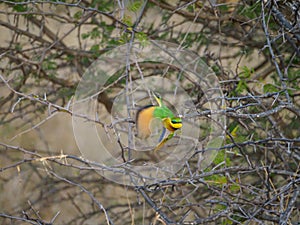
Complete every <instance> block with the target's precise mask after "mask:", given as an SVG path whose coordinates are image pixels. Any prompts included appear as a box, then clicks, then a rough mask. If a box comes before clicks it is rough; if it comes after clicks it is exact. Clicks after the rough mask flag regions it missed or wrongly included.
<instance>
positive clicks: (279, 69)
mask: <svg viewBox="0 0 300 225" xmlns="http://www.w3.org/2000/svg"><path fill="white" fill-rule="evenodd" d="M0 30H1V35H0V59H1V60H0V78H1V79H0V154H1V157H0V224H299V221H300V198H299V193H300V173H299V162H300V149H299V148H300V129H299V127H300V119H299V117H300V106H299V105H300V85H299V83H300V82H299V81H300V69H299V67H300V63H299V62H300V48H299V46H300V3H299V1H296V0H294V1H293V0H285V1H283V0H271V1H250V0H207V1H196V0H195V1H167V0H166V1H164V0H162V1H156V0H149V1H134V0H123V1H121V0H116V1H105V0H81V1H74V0H66V1H52V0H41V1H21V0H15V1H9V0H2V1H0ZM150 40H157V41H167V42H171V43H174V44H176V45H178V46H180V48H181V49H184V50H188V51H191V52H193V53H194V54H195V55H197V56H199V57H200V58H201V59H202V60H203V62H205V63H206V64H207V65H208V66H209V67H210V68H211V70H212V71H213V72H214V73H215V75H216V77H217V79H218V80H219V84H218V88H220V89H221V90H222V93H223V95H222V99H221V100H222V102H223V103H224V105H222V106H220V107H221V108H219V109H218V110H211V108H210V107H209V106H208V99H207V98H206V97H205V93H204V91H203V86H202V87H201V85H200V83H197V82H191V81H190V80H188V77H186V76H183V77H182V79H177V75H178V71H177V70H176V68H172V67H171V68H169V66H168V65H164V64H157V63H153V62H151V61H149V62H148V63H143V64H141V65H140V68H139V67H138V66H137V65H131V66H132V71H131V73H130V75H128V74H127V72H128V71H127V69H125V70H123V71H118V72H116V75H115V76H114V77H113V79H111V80H108V81H107V83H105V85H104V87H109V88H107V89H106V90H104V91H101V92H100V93H99V97H98V98H97V101H98V106H99V118H96V119H95V121H93V122H94V123H95V124H97V125H99V126H103V127H105V126H109V125H110V124H109V122H107V121H105V120H101V115H104V114H105V115H107V116H110V115H111V113H112V112H111V110H112V105H113V102H114V97H115V93H117V92H118V91H119V90H121V89H123V88H125V87H127V85H128V83H126V81H127V80H128V77H131V78H132V79H134V80H141V79H142V78H143V77H142V75H145V76H146V77H150V78H151V77H152V76H153V77H155V76H156V75H158V74H160V75H161V74H165V72H166V69H167V70H169V73H168V74H166V78H168V79H170V80H173V81H174V82H179V84H180V86H182V87H183V89H184V91H185V92H186V93H188V95H189V96H190V97H191V100H192V103H193V104H194V105H195V106H196V108H197V113H196V114H193V118H194V119H196V120H197V121H198V122H199V123H200V125H199V126H200V128H201V134H200V135H199V140H198V141H199V144H198V145H197V146H196V148H195V150H194V152H193V154H191V155H190V157H189V158H188V160H187V161H186V162H184V163H183V166H182V168H181V169H180V170H179V171H177V173H176V174H174V175H173V176H172V177H170V178H166V179H165V180H156V181H154V182H152V183H151V184H149V183H145V184H144V185H138V186H126V185H122V184H118V183H114V182H112V181H110V180H108V179H106V178H104V177H103V176H101V172H103V171H105V169H104V168H102V167H101V166H99V165H94V164H89V160H87V159H85V158H83V157H82V155H81V152H80V151H79V149H78V147H77V144H76V141H75V138H74V134H73V128H72V116H74V115H73V111H72V102H73V96H74V94H75V92H76V88H77V85H78V84H79V82H80V80H81V78H82V76H83V75H84V73H85V71H86V70H87V69H88V68H89V67H90V66H91V64H92V63H93V62H95V61H96V60H97V58H98V57H101V56H102V55H104V54H106V53H107V52H109V51H111V50H112V49H114V48H116V47H118V46H121V45H124V44H127V43H132V42H133V41H139V42H140V43H144V44H145V45H147V43H148V42H149V41H150ZM124 71H125V72H124ZM126 71H127V72H126ZM141 71H142V73H143V74H142V73H141ZM123 75H124V77H123V78H122V79H121V78H120V77H122V76H123ZM110 88H112V89H110ZM112 90H113V91H112ZM219 100H220V99H219ZM137 103H138V102H137ZM133 105H134V104H133ZM135 106H136V107H139V106H142V105H141V104H140V105H139V104H136V105H135ZM212 115H215V116H217V117H221V116H225V117H226V124H227V125H226V126H221V127H220V130H221V131H222V132H223V133H224V134H225V140H224V143H223V144H222V146H221V147H220V146H218V149H214V151H215V154H213V156H214V157H213V158H205V157H206V155H205V154H207V152H209V151H211V150H210V149H209V148H207V146H206V144H207V142H202V141H203V140H204V139H205V138H206V137H207V135H208V134H209V133H213V132H212V131H213V130H212V129H210V127H209V126H208V125H207V124H208V123H209V122H211V118H212ZM133 118H134V117H133ZM201 126H202V127H201ZM116 141H118V140H117V139H116ZM115 144H116V143H115ZM123 147H126V146H123ZM125 149H126V148H125ZM122 150H124V149H123V148H121V147H120V148H114V150H113V151H115V153H116V154H117V155H118V157H119V159H120V160H121V153H122ZM161 154H163V153H161ZM159 156H160V157H161V155H159ZM145 157H148V158H147V159H148V160H153V161H156V160H157V158H155V157H154V158H153V157H152V156H151V155H147V156H145ZM205 160H208V161H209V163H205ZM120 168H121V167H120Z"/></svg>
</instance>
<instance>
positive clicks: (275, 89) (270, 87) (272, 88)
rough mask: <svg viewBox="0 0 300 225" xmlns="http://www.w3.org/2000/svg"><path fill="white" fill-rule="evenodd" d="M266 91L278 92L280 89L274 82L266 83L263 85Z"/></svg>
mask: <svg viewBox="0 0 300 225" xmlns="http://www.w3.org/2000/svg"><path fill="white" fill-rule="evenodd" d="M263 90H264V93H272V92H278V91H279V89H278V87H276V86H275V85H273V84H265V85H264V87H263Z"/></svg>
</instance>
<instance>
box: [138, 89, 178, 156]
mask: <svg viewBox="0 0 300 225" xmlns="http://www.w3.org/2000/svg"><path fill="white" fill-rule="evenodd" d="M153 97H154V98H155V100H156V102H157V104H158V105H147V106H144V107H142V108H141V109H139V110H138V112H137V114H136V127H137V134H138V137H140V138H148V137H149V136H150V134H151V130H150V123H151V120H152V119H154V118H158V119H160V120H161V121H162V125H163V132H162V134H161V136H160V138H159V144H158V145H157V146H156V147H155V148H154V151H157V150H158V149H160V148H161V147H162V146H163V145H164V144H165V143H166V142H167V141H168V140H170V139H171V138H172V137H173V136H174V132H175V131H176V130H178V129H180V128H181V127H182V120H181V118H180V117H175V116H174V114H173V112H172V111H171V110H170V109H169V108H168V107H167V106H166V105H164V104H163V102H162V99H161V97H160V96H159V95H158V94H156V93H154V92H153ZM166 129H167V130H168V131H169V132H170V134H169V135H168V136H167V137H166V138H164V139H163V137H164V136H165V132H166Z"/></svg>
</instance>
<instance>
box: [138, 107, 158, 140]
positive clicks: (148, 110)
mask: <svg viewBox="0 0 300 225" xmlns="http://www.w3.org/2000/svg"><path fill="white" fill-rule="evenodd" d="M154 108H155V107H154V106H147V107H145V108H142V109H140V110H139V111H138V112H137V116H136V123H137V124H136V127H137V134H138V137H140V138H147V137H149V136H150V134H151V130H150V123H151V120H152V119H153V111H154Z"/></svg>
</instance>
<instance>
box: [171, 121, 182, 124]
mask: <svg viewBox="0 0 300 225" xmlns="http://www.w3.org/2000/svg"><path fill="white" fill-rule="evenodd" d="M171 122H172V123H175V124H178V123H182V121H175V120H171Z"/></svg>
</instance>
